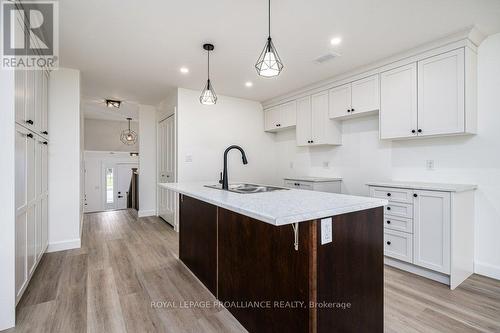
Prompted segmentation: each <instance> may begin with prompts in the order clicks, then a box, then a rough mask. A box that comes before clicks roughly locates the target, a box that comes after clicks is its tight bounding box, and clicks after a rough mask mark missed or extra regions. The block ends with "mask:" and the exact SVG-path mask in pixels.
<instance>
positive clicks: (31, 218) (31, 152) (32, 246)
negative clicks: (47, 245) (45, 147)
mask: <svg viewBox="0 0 500 333" xmlns="http://www.w3.org/2000/svg"><path fill="white" fill-rule="evenodd" d="M36 148H37V141H36V139H35V136H34V135H33V134H31V133H29V134H28V140H27V165H26V171H27V178H26V179H27V201H28V217H27V226H26V227H27V230H26V243H27V248H28V251H27V261H28V274H29V275H31V273H32V272H33V270H34V268H35V264H36V206H37V205H36V199H37V197H36V155H37V154H36Z"/></svg>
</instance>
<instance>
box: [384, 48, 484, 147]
mask: <svg viewBox="0 0 500 333" xmlns="http://www.w3.org/2000/svg"><path fill="white" fill-rule="evenodd" d="M476 57H477V56H476V53H475V52H474V51H472V50H471V49H470V48H468V47H462V48H459V49H456V50H452V51H449V52H446V53H442V54H438V55H435V56H432V57H429V58H426V59H422V60H419V61H417V62H413V63H410V64H408V65H405V66H401V67H398V68H395V69H391V70H389V71H386V72H383V73H381V83H380V86H381V91H380V94H381V98H380V99H381V110H380V138H381V139H400V138H412V137H422V136H437V135H456V134H475V133H476V112H477V111H476V108H477V106H476V93H477V92H476V85H477V60H476Z"/></svg>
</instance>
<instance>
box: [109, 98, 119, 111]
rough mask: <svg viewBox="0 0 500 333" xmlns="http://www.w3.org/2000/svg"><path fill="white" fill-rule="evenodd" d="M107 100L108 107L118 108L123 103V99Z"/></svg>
mask: <svg viewBox="0 0 500 333" xmlns="http://www.w3.org/2000/svg"><path fill="white" fill-rule="evenodd" d="M105 102H106V106H107V107H108V108H116V109H118V108H119V107H120V105H121V104H122V102H121V101H119V100H116V99H107V100H106V101H105Z"/></svg>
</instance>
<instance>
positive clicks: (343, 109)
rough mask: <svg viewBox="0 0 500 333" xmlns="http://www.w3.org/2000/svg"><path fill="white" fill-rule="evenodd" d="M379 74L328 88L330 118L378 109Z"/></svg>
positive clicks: (343, 117) (341, 117)
mask: <svg viewBox="0 0 500 333" xmlns="http://www.w3.org/2000/svg"><path fill="white" fill-rule="evenodd" d="M379 80H380V79H379V75H378V74H375V75H372V76H369V77H366V78H363V79H361V80H357V81H353V82H350V83H347V84H344V85H341V86H338V87H335V88H332V89H330V92H329V94H330V110H329V115H330V118H332V119H346V118H354V117H357V116H362V115H368V114H372V113H376V112H377V111H378V110H379V109H380V85H379Z"/></svg>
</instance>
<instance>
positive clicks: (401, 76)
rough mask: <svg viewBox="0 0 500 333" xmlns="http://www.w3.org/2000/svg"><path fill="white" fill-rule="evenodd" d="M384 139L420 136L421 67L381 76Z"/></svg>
mask: <svg viewBox="0 0 500 333" xmlns="http://www.w3.org/2000/svg"><path fill="white" fill-rule="evenodd" d="M380 81H381V89H380V105H381V108H380V138H381V139H395V138H405V137H408V136H410V135H414V136H416V135H417V64H416V63H412V64H409V65H406V66H402V67H398V68H395V69H393V70H390V71H387V72H384V73H382V74H381V75H380Z"/></svg>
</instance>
